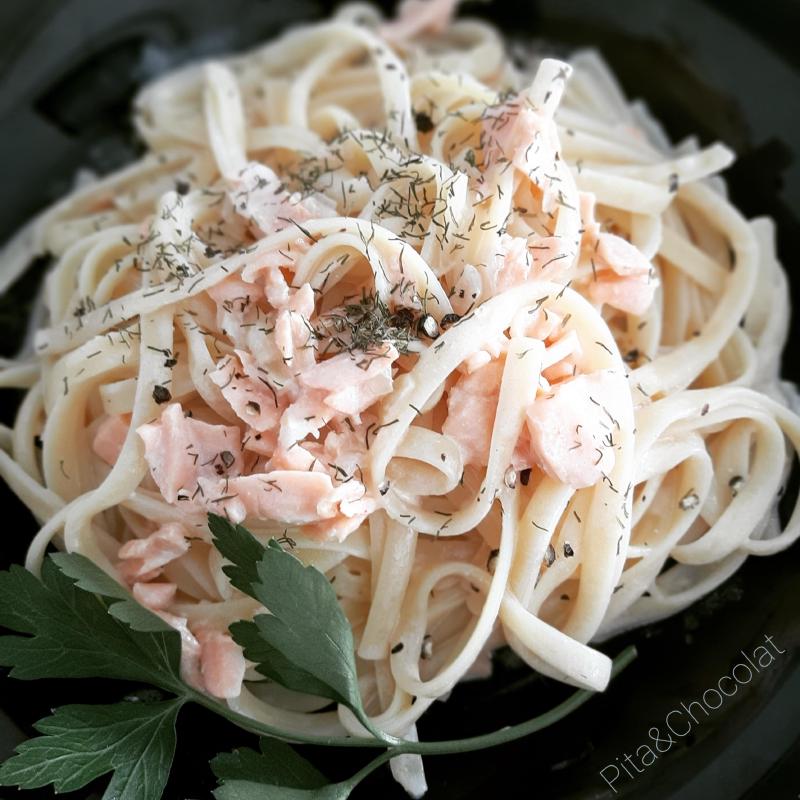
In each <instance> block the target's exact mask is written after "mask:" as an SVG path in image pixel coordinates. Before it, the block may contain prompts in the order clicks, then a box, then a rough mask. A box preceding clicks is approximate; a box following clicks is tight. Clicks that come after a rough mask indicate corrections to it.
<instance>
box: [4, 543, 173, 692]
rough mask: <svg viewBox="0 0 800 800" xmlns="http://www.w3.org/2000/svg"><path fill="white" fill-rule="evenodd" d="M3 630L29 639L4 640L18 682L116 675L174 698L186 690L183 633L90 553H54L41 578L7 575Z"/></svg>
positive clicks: (17, 572)
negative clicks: (182, 668)
mask: <svg viewBox="0 0 800 800" xmlns="http://www.w3.org/2000/svg"><path fill="white" fill-rule="evenodd" d="M62 570H63V571H62ZM67 571H68V572H69V574H67ZM73 579H76V580H77V582H74V581H73ZM81 585H84V586H90V587H91V590H92V591H94V592H97V593H98V594H97V595H95V594H91V593H90V592H89V591H84V590H83V589H82V588H81ZM98 595H99V596H98ZM123 620H124V621H123ZM0 625H1V626H3V627H5V628H8V629H10V630H12V631H17V632H18V633H21V634H28V635H23V636H2V637H0V665H2V666H7V667H12V670H11V676H12V677H14V678H22V679H24V680H31V679H35V678H116V679H120V680H128V681H137V682H142V683H148V684H154V685H156V686H159V687H161V688H162V689H166V690H168V691H171V692H174V693H180V691H181V690H182V689H183V688H184V684H183V683H182V682H181V680H180V652H181V651H180V635H179V634H178V632H177V631H176V630H174V629H173V628H171V627H169V626H168V625H167V624H166V623H165V622H163V621H162V620H161V619H159V617H157V616H156V615H155V614H152V613H150V612H149V611H147V610H146V609H144V608H142V607H141V606H138V605H137V604H136V603H135V601H134V600H133V598H131V596H130V595H129V594H128V593H127V591H125V589H123V588H122V587H121V586H119V584H117V583H116V582H114V581H113V580H112V579H111V578H109V577H108V576H107V575H106V574H105V573H104V572H103V571H102V570H101V569H100V568H99V567H97V566H95V565H94V564H93V563H92V562H91V561H89V559H87V558H85V557H84V556H80V555H76V554H67V553H61V554H58V555H56V556H51V557H50V558H48V559H46V560H45V562H44V565H43V566H42V579H41V581H40V580H39V579H38V578H36V577H35V576H34V575H32V574H31V573H30V572H28V571H27V570H26V569H24V568H22V567H19V566H16V565H15V566H12V567H11V569H10V570H9V571H8V572H5V573H2V575H0Z"/></svg>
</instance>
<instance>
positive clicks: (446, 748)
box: [191, 645, 636, 785]
mask: <svg viewBox="0 0 800 800" xmlns="http://www.w3.org/2000/svg"><path fill="white" fill-rule="evenodd" d="M635 658H636V648H635V647H634V646H633V645H631V646H629V647H627V648H626V649H625V650H623V651H622V652H621V653H620V654H619V655H618V656H617V657H616V658H615V659H614V663H613V666H612V669H611V677H612V678H614V677H616V676H617V675H618V674H619V673H620V672H622V670H623V669H625V667H627V666H628V665H629V664H630V663H631V662H632V661H633V660H634V659H635ZM595 694H596V693H595V692H592V691H589V690H587V689H579V690H578V691H576V692H574V693H573V694H572V695H570V696H569V697H568V698H567V699H566V700H564V701H563V702H562V703H559V705H557V706H556V707H555V708H552V709H550V711H547V712H545V713H544V714H540V715H539V716H537V717H533V719H529V720H528V721H527V722H521V723H519V724H518V725H510V726H508V727H506V728H501V729H500V730H497V731H492V732H491V733H485V734H481V735H479V736H472V737H469V738H467V739H450V740H442V741H438V742H410V741H406V740H403V739H400V740H396V741H397V744H396V745H390V744H388V743H387V742H386V741H381V740H379V739H377V738H366V737H364V738H360V737H355V736H349V737H342V736H314V735H313V734H305V733H299V732H293V731H286V730H283V729H281V728H275V727H273V726H272V725H267V724H265V723H263V722H259V721H258V720H254V719H252V718H251V717H247V716H245V715H244V714H240V713H238V712H237V711H233V710H232V709H230V708H228V707H227V706H224V705H222V704H221V703H220V702H218V701H216V700H214V699H213V698H211V697H208V696H207V695H204V694H202V693H201V692H195V691H192V694H191V699H192V700H193V701H194V702H196V703H198V704H199V705H201V706H204V707H205V708H208V709H209V710H211V711H214V712H215V713H217V714H220V715H221V716H223V717H226V718H227V719H229V720H230V721H231V722H233V723H234V724H236V725H238V726H239V727H241V728H244V729H245V730H248V731H250V732H251V733H255V734H258V735H260V736H271V737H274V738H277V739H283V740H284V741H288V742H294V743H302V744H311V745H319V746H323V747H371V748H377V747H383V748H387V749H386V752H385V753H383V754H382V755H381V756H379V757H378V758H377V759H375V761H373V762H370V764H368V765H367V767H365V768H364V769H367V768H368V767H371V768H370V769H369V770H368V771H367V772H364V770H362V771H361V772H364V775H362V777H364V776H365V775H366V774H368V772H371V771H372V769H374V768H375V767H377V766H378V765H379V764H382V763H384V761H386V760H388V759H389V758H394V757H395V756H400V755H404V754H415V755H431V756H433V755H444V754H447V753H467V752H470V751H472V750H483V749H485V748H487V747H496V746H497V745H501V744H506V743H507V742H512V741H514V740H515V739H521V738H523V737H525V736H529V735H530V734H532V733H536V732H537V731H540V730H542V729H543V728H547V727H549V726H550V725H553V724H554V723H556V722H558V721H559V720H561V719H563V718H564V717H566V716H568V715H569V714H571V713H572V712H573V711H575V710H577V709H578V708H580V706H582V705H583V704H584V703H585V702H586V701H587V700H589V699H591V698H592V697H594V695H595ZM361 772H359V773H357V775H361ZM355 777H356V776H354V778H355ZM360 779H361V778H359V780H360ZM348 783H349V782H348ZM356 783H357V781H356ZM353 785H355V784H353Z"/></svg>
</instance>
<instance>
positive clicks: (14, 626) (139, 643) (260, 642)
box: [0, 516, 635, 800]
mask: <svg viewBox="0 0 800 800" xmlns="http://www.w3.org/2000/svg"><path fill="white" fill-rule="evenodd" d="M209 527H210V528H211V530H212V532H213V534H214V537H215V543H216V545H217V547H218V548H219V550H220V552H221V553H222V555H223V556H224V557H225V558H226V559H227V560H228V561H229V562H230V563H229V564H228V565H226V566H225V567H224V570H225V572H226V574H227V575H228V577H229V578H230V580H231V583H232V584H233V585H234V586H236V587H237V588H239V589H241V590H242V591H244V592H246V593H247V594H249V595H250V596H252V597H254V598H256V599H257V600H258V601H259V602H260V603H262V604H263V605H264V606H265V607H266V608H267V609H268V610H269V612H270V613H269V614H260V615H258V616H256V617H255V619H254V620H252V621H239V622H236V623H234V624H233V625H232V626H231V632H232V633H233V635H234V637H235V639H236V641H238V642H239V643H240V644H241V645H242V646H243V647H244V649H245V652H246V654H247V656H248V658H251V659H252V660H254V661H255V662H257V668H258V670H259V671H260V672H261V673H262V674H264V675H267V676H268V677H270V678H271V679H273V680H275V681H277V682H278V683H280V684H282V685H283V686H285V687H287V688H290V689H294V690H297V691H303V692H309V693H311V694H315V695H318V696H321V697H328V698H331V699H333V700H336V701H337V702H340V703H343V704H344V705H346V706H348V707H349V708H350V709H351V710H352V711H353V713H354V714H355V715H356V716H357V717H358V719H359V720H360V721H361V722H362V724H363V725H364V726H365V727H366V728H367V730H368V731H369V733H370V734H371V735H370V736H364V737H345V738H342V737H338V738H337V737H331V736H315V735H311V734H305V733H298V732H297V731H287V730H282V729H280V728H276V727H274V726H271V725H267V724H264V723H261V722H258V721H256V720H253V719H251V718H249V717H245V716H243V715H242V714H239V713H237V712H235V711H233V710H231V709H230V708H229V707H228V706H227V705H225V704H223V703H220V702H218V701H217V700H215V699H214V698H212V697H210V696H208V695H206V694H204V693H202V692H200V691H198V690H197V689H195V688H193V687H191V686H188V685H187V684H186V683H184V682H183V680H182V679H181V674H180V656H181V646H180V635H179V634H178V632H177V631H176V630H174V629H173V628H171V627H170V626H169V625H167V624H166V623H165V622H164V621H163V620H162V619H161V618H160V617H159V616H158V615H156V614H153V613H152V612H150V611H148V610H147V609H145V608H143V607H142V606H140V605H139V604H138V603H136V601H135V600H134V599H133V597H132V596H131V595H130V594H129V592H128V591H127V589H125V588H124V587H123V586H121V585H119V584H118V583H117V582H116V581H115V580H113V579H112V578H111V577H110V576H109V575H107V574H106V573H105V572H103V571H102V570H101V569H100V568H99V567H97V566H96V565H95V564H94V563H93V562H91V561H89V560H88V559H87V558H84V557H83V556H80V555H75V554H66V553H57V554H54V555H52V556H48V557H47V558H46V559H45V561H44V564H43V567H42V576H41V579H39V578H37V577H36V576H34V575H32V574H31V573H29V572H28V571H26V570H25V569H23V568H22V567H18V566H13V567H12V568H11V569H10V570H9V571H7V572H0V627H4V628H7V629H8V630H10V631H11V632H12V634H11V635H6V636H0V666H8V667H11V675H12V676H13V677H16V678H22V679H28V680H30V679H36V678H116V679H120V680H125V681H134V682H137V683H143V684H147V685H151V686H156V687H158V688H159V689H160V690H162V691H165V692H167V693H169V694H171V695H173V696H174V697H172V698H171V699H167V700H160V699H159V700H157V701H150V700H149V699H148V700H146V699H144V697H145V695H146V693H139V699H138V700H137V701H136V702H133V701H132V700H128V701H125V702H121V703H117V704H112V705H98V706H91V705H71V706H64V707H62V708H60V709H57V710H56V711H55V712H54V713H53V715H52V716H50V717H47V718H46V719H43V720H41V721H40V722H38V723H37V724H36V729H37V730H38V731H39V733H40V734H41V735H40V736H37V737H36V738H34V739H31V740H30V741H28V742H24V743H23V744H21V745H20V746H19V747H18V748H17V752H16V755H13V756H11V758H9V759H8V760H7V761H6V762H5V764H3V765H2V767H0V785H6V786H12V785H17V786H20V787H23V788H36V787H40V786H45V785H47V784H53V786H54V787H55V789H56V790H57V791H73V790H75V789H80V788H81V787H83V786H85V785H87V784H88V783H89V782H91V781H92V780H94V779H95V778H98V777H101V776H103V775H107V774H108V773H111V778H110V783H109V786H108V789H107V790H106V793H105V794H104V800H112V798H113V799H114V800H158V798H159V797H161V794H162V792H163V788H164V786H165V785H166V782H167V778H168V776H169V769H170V765H171V762H172V758H173V754H174V750H175V721H176V718H177V715H178V713H179V711H180V708H181V707H182V705H183V704H185V703H186V702H194V703H197V704H199V705H202V706H203V707H205V708H207V709H209V710H211V711H213V712H214V713H216V714H218V715H220V716H222V717H224V718H226V719H228V720H230V721H231V722H233V723H235V724H236V725H239V726H240V727H242V728H244V729H245V730H248V731H251V732H254V733H257V734H260V735H261V736H262V737H268V738H262V740H261V752H260V753H258V752H256V751H254V750H250V749H247V748H245V749H242V750H239V751H236V752H234V753H231V754H224V755H220V756H218V757H217V758H215V759H214V761H213V762H212V768H213V770H214V772H215V774H216V775H217V777H218V779H219V781H220V785H219V787H218V788H217V789H216V790H215V793H214V796H215V798H216V800H264V799H265V798H272V799H273V800H345V798H347V797H348V795H349V794H350V792H351V791H352V789H353V788H354V787H355V786H356V785H357V784H358V782H359V781H360V780H362V779H363V778H364V777H365V776H366V775H368V774H369V773H370V772H372V770H374V769H376V768H377V767H379V766H380V765H381V764H384V763H386V762H387V761H389V760H390V759H391V758H393V757H395V756H398V755H402V754H404V753H416V754H420V755H440V754H445V753H456V752H467V751H470V750H478V749H483V748H486V747H493V746H496V745H499V744H502V743H504V742H509V741H512V740H514V739H518V738H520V737H522V736H527V735H530V734H531V733H534V732H536V731H538V730H541V729H543V728H545V727H547V726H548V725H551V724H553V723H554V722H557V721H558V720H559V719H562V718H563V717H565V716H567V714H569V713H571V712H572V711H574V710H575V709H576V708H578V707H579V706H580V705H582V704H583V703H585V702H586V701H587V700H588V699H589V698H590V697H591V696H592V693H591V692H587V691H578V692H575V693H574V694H573V695H572V696H570V697H569V698H568V699H567V700H565V701H564V702H562V703H561V704H560V705H558V706H556V707H555V708H554V709H552V710H551V711H549V712H547V713H546V714H543V715H541V716H539V717H536V718H534V719H532V720H529V721H528V722H524V723H521V724H520V725H514V726H511V727H506V728H502V729H501V730H498V731H494V732H493V733H488V734H484V735H482V736H476V737H472V738H470V739H462V740H453V741H439V742H406V741H398V740H396V739H393V738H392V737H388V736H386V735H385V734H383V733H382V732H381V731H378V730H375V729H374V728H373V727H372V725H371V724H370V720H369V718H368V717H367V715H366V712H365V711H364V709H363V706H362V703H361V697H360V694H359V691H358V680H357V675H356V669H355V655H354V650H353V636H352V632H351V630H350V625H349V622H348V621H347V618H346V617H345V615H344V613H343V612H342V610H341V607H340V606H339V603H338V600H337V598H336V593H335V592H334V591H333V589H332V587H331V585H330V583H329V582H328V580H327V578H326V577H325V576H324V575H323V574H322V573H321V572H319V571H318V570H316V569H314V568H313V567H306V566H304V565H303V564H302V563H301V562H300V561H299V560H298V559H296V558H295V557H294V556H292V555H291V554H289V553H287V552H284V550H283V549H282V548H281V547H280V545H279V544H278V543H277V542H275V541H274V540H273V541H270V542H269V544H268V545H267V546H266V547H264V546H263V545H262V544H261V543H260V542H259V541H258V540H257V539H256V538H255V537H253V536H252V534H251V533H250V532H249V531H248V530H247V529H246V528H243V527H242V526H239V525H236V526H234V525H231V524H230V523H229V522H227V520H224V519H222V518H220V517H213V516H210V517H209ZM634 656H635V651H634V650H633V648H629V649H628V650H626V651H625V652H624V653H622V654H621V655H620V656H618V657H617V659H616V660H615V662H614V670H613V674H617V673H618V672H619V671H620V670H621V669H623V668H624V667H625V666H626V665H627V664H628V663H630V661H631V660H632V659H633V658H634ZM279 739H286V740H290V741H295V742H305V743H308V744H316V745H325V746H337V745H338V746H343V747H360V748H379V749H381V751H382V752H381V753H380V754H379V755H378V756H377V757H376V758H375V759H373V760H372V761H371V762H369V763H368V764H367V765H366V766H365V767H364V768H363V769H362V770H360V771H359V772H358V773H356V774H355V775H354V776H353V777H352V778H350V779H349V780H347V781H343V782H339V783H334V784H329V783H327V781H326V779H325V777H324V776H323V775H322V774H321V773H319V772H318V771H317V770H316V769H315V768H314V767H313V766H312V765H311V764H310V763H309V762H308V761H306V760H305V759H303V758H301V757H300V756H299V755H297V754H296V753H295V752H294V750H292V748H291V747H289V745H287V744H284V743H282V742H280V741H278V740H279Z"/></svg>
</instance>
